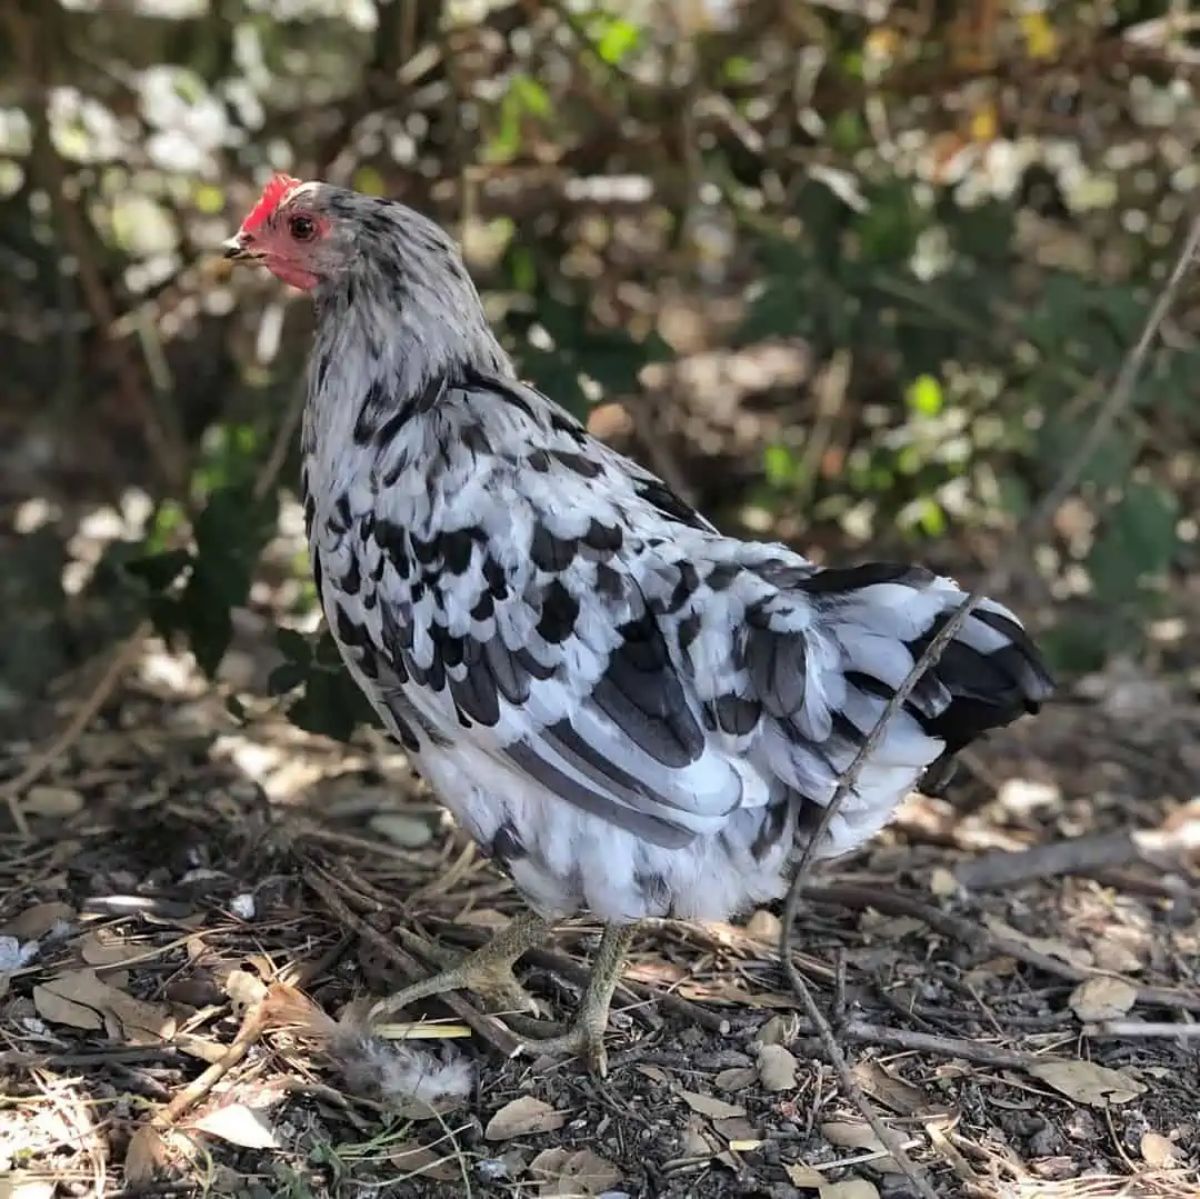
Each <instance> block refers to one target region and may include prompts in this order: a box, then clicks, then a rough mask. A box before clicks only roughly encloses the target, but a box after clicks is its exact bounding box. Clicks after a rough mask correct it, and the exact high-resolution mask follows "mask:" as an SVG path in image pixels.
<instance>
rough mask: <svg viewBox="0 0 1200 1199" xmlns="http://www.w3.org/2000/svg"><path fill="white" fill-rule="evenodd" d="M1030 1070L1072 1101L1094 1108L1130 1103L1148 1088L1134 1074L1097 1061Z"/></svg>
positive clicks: (1053, 1064)
mask: <svg viewBox="0 0 1200 1199" xmlns="http://www.w3.org/2000/svg"><path fill="white" fill-rule="evenodd" d="M1028 1070H1029V1073H1030V1074H1032V1075H1033V1077H1034V1078H1040V1079H1041V1080H1042V1082H1045V1083H1049V1084H1050V1086H1052V1087H1053V1088H1054V1089H1055V1090H1056V1091H1061V1092H1062V1093H1063V1094H1064V1095H1066V1096H1068V1098H1071V1099H1077V1100H1078V1101H1079V1102H1080V1103H1090V1104H1091V1105H1092V1106H1093V1107H1106V1106H1107V1105H1108V1104H1110V1103H1128V1102H1129V1101H1130V1100H1131V1099H1136V1098H1137V1097H1138V1096H1139V1095H1140V1094H1142V1092H1143V1091H1145V1089H1146V1088H1145V1087H1144V1086H1143V1085H1142V1084H1141V1083H1140V1082H1138V1080H1137V1079H1136V1078H1134V1077H1133V1075H1132V1074H1127V1073H1126V1072H1125V1071H1124V1070H1110V1069H1109V1068H1108V1067H1107V1066H1097V1065H1096V1063H1095V1062H1084V1061H1058V1062H1039V1063H1038V1064H1037V1065H1035V1066H1030V1067H1028Z"/></svg>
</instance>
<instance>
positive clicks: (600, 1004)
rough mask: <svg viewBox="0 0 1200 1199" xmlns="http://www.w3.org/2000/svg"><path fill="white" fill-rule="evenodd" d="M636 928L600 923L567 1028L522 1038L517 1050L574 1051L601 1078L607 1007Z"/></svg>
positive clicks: (604, 1069) (605, 1067)
mask: <svg viewBox="0 0 1200 1199" xmlns="http://www.w3.org/2000/svg"><path fill="white" fill-rule="evenodd" d="M636 927H637V926H636V925H634V924H606V925H605V926H604V933H603V935H602V936H601V938H600V947H599V948H598V949H597V950H596V956H595V958H594V959H593V961H592V973H591V976H590V977H589V978H588V984H587V988H586V989H585V990H584V993H583V999H582V1001H581V1003H580V1006H579V1012H578V1014H577V1015H576V1017H575V1022H574V1024H572V1025H571V1028H570V1030H569V1031H568V1032H566V1033H564V1034H563V1035H562V1036H560V1037H549V1038H547V1039H545V1040H533V1039H529V1040H525V1041H523V1042H522V1043H521V1044H520V1046H518V1048H517V1053H575V1054H578V1055H579V1056H580V1057H581V1058H583V1060H584V1062H585V1063H586V1064H587V1067H588V1069H589V1070H591V1071H592V1073H593V1074H597V1075H599V1077H601V1078H603V1077H604V1076H605V1075H606V1074H607V1073H608V1055H607V1053H606V1052H605V1049H604V1032H605V1029H607V1027H608V1009H609V1005H610V1004H611V1003H612V997H613V991H615V990H616V987H617V981H618V980H619V979H620V977H621V965H622V963H623V962H624V961H625V955H626V954H627V953H628V952H629V946H630V944H631V943H632V941H633V934H634V930H635V928H636Z"/></svg>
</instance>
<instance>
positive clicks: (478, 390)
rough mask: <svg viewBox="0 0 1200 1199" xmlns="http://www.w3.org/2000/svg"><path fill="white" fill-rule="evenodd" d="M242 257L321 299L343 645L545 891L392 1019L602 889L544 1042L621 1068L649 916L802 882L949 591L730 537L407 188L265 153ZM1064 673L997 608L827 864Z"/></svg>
mask: <svg viewBox="0 0 1200 1199" xmlns="http://www.w3.org/2000/svg"><path fill="white" fill-rule="evenodd" d="M226 253H227V256H228V257H230V258H233V259H236V260H245V261H253V262H259V263H261V264H262V265H263V266H265V267H267V269H268V270H270V271H272V272H273V273H274V274H275V275H276V276H278V277H279V278H280V279H282V280H283V281H284V282H286V283H289V284H292V285H294V286H296V287H300V288H303V289H305V290H307V291H309V292H310V293H311V295H312V297H313V300H314V302H315V305H316V318H317V319H316V342H315V347H314V350H313V353H312V358H311V363H310V373H309V387H308V398H307V406H306V409H305V415H304V426H303V440H302V451H303V471H302V476H301V487H302V492H303V501H304V511H305V518H306V523H307V529H308V539H309V543H310V547H311V554H312V569H313V572H314V575H315V578H316V584H317V591H318V593H319V595H320V598H321V603H322V605H323V608H324V611H325V615H326V618H327V619H328V622H329V626H330V628H331V629H332V631H333V634H334V636H335V637H336V639H337V642H338V644H339V646H340V648H341V652H342V655H343V657H344V659H345V662H346V666H347V667H348V669H349V670H350V672H351V674H352V675H353V676H354V678H355V680H356V681H357V683H358V685H359V686H360V687H361V688H362V689H363V691H364V692H365V694H366V695H367V696H368V698H369V699H370V701H371V703H372V705H373V706H374V708H375V709H376V711H377V712H378V713H379V715H380V717H381V719H382V720H383V721H384V723H385V724H386V726H387V728H388V729H389V730H390V731H391V733H392V735H393V736H394V737H395V738H396V739H397V740H398V741H399V742H400V744H402V745H403V746H404V748H405V749H406V750H407V751H408V753H409V754H410V755H411V757H412V761H413V763H414V765H415V766H416V768H417V769H418V770H419V771H420V772H421V773H422V775H423V776H424V777H425V778H426V779H427V780H428V782H429V783H430V784H431V785H432V786H433V788H434V790H435V791H436V792H437V793H438V795H439V796H440V798H441V800H442V801H443V802H444V803H445V804H446V806H447V807H448V808H449V809H450V810H451V811H452V812H453V813H454V815H455V817H456V818H457V819H458V821H459V822H460V823H461V825H462V826H463V827H464V828H465V829H467V830H468V832H469V833H470V834H471V836H472V837H473V838H474V839H475V841H476V842H477V843H478V844H479V846H480V847H481V849H482V850H483V852H484V853H486V854H488V855H490V856H491V857H492V858H493V859H494V860H495V861H496V862H497V863H499V864H500V865H501V866H503V867H504V868H505V869H507V871H508V872H509V873H510V875H511V877H512V879H513V881H514V883H515V885H516V887H517V888H518V890H519V891H520V892H521V894H522V895H523V896H524V898H525V899H526V900H527V902H528V904H529V906H530V908H531V909H532V911H531V913H530V914H528V915H526V916H522V917H519V918H518V919H516V920H514V921H513V923H512V924H511V925H510V926H509V927H508V928H506V929H504V930H502V931H501V932H500V933H499V934H498V935H497V937H496V938H495V939H494V940H493V941H492V943H491V944H490V945H488V946H485V947H484V948H482V949H480V950H478V951H476V952H475V953H474V954H473V955H471V956H470V957H468V958H467V959H465V960H464V961H463V962H461V963H460V964H459V965H457V966H455V967H453V968H450V969H447V970H445V971H443V972H442V973H440V974H438V975H436V976H434V977H433V978H430V979H428V980H425V981H422V982H418V983H416V984H415V985H413V986H410V987H408V988H406V989H405V990H403V991H401V992H400V993H399V994H397V995H395V996H392V997H391V998H390V999H387V1000H384V1001H383V1002H382V1003H381V1004H379V1005H378V1006H377V1012H379V1013H382V1012H385V1011H391V1010H395V1009H396V1008H398V1007H402V1006H404V1005H407V1004H409V1003H412V1002H413V1001H414V1000H416V999H418V998H421V997H424V996H429V995H433V994H436V993H439V992H444V991H446V990H450V989H454V988H460V987H469V988H471V989H474V990H477V991H479V992H481V993H483V994H485V995H491V996H496V997H501V998H503V999H505V1000H506V1001H511V1000H512V999H514V998H516V999H519V998H521V997H522V995H523V992H522V991H521V989H520V987H519V985H518V984H517V982H516V980H515V977H514V975H513V973H512V967H513V965H514V963H515V962H516V961H517V959H518V958H519V957H520V956H521V954H522V953H524V952H525V950H527V949H528V948H530V947H532V946H533V945H534V944H536V943H537V941H539V940H540V939H542V938H543V937H544V936H545V935H546V934H547V932H548V930H549V928H550V926H551V924H552V922H553V921H555V920H558V919H561V918H563V917H566V916H568V915H570V914H572V913H576V912H579V911H583V910H587V911H590V912H591V913H592V914H593V915H594V916H596V917H598V918H599V919H600V920H601V921H602V922H603V924H604V933H603V936H602V938H601V942H600V946H599V949H598V951H597V954H596V957H595V960H594V962H593V968H592V973H591V976H590V981H589V984H588V987H587V989H586V991H585V993H584V996H583V999H582V1003H581V1008H580V1012H579V1015H578V1019H577V1021H576V1023H575V1025H574V1026H573V1028H572V1030H571V1031H570V1032H569V1033H568V1034H566V1035H565V1036H562V1037H558V1038H555V1039H552V1040H549V1041H546V1042H536V1043H532V1044H531V1046H530V1047H531V1048H535V1047H536V1048H537V1049H539V1050H549V1051H558V1052H577V1053H580V1054H582V1055H583V1056H584V1057H585V1059H586V1061H587V1062H588V1064H589V1065H590V1066H591V1067H592V1068H593V1069H594V1070H596V1071H598V1072H600V1073H603V1070H604V1063H605V1057H604V1040H603V1038H604V1032H605V1028H606V1025H607V1017H608V1007H609V1002H610V1000H611V997H612V993H613V989H614V987H615V985H616V980H617V977H618V974H619V971H620V966H621V962H622V959H623V958H624V956H625V953H626V950H627V948H628V946H629V943H630V939H631V936H632V933H633V929H634V928H635V926H636V924H637V922H638V920H640V919H642V918H643V917H651V916H672V917H678V918H685V919H689V918H695V919H705V920H723V919H726V918H728V917H729V916H730V915H732V914H734V913H736V912H738V911H740V910H742V909H745V908H747V907H748V906H750V905H752V904H759V903H763V902H765V901H769V900H772V899H775V898H777V897H779V896H780V895H781V894H782V893H783V892H784V891H785V890H786V886H787V882H788V878H789V867H790V866H791V865H792V864H793V863H794V862H795V860H796V857H797V846H798V845H801V846H802V845H803V843H804V839H805V837H806V835H807V833H808V832H810V831H811V830H812V829H813V828H815V826H816V825H817V823H818V821H819V819H820V817H821V813H822V809H823V807H824V806H825V805H827V804H828V803H829V802H830V799H831V798H832V796H833V794H834V791H835V788H836V787H837V784H838V780H839V776H840V775H841V774H842V773H843V772H844V771H845V769H846V768H847V766H848V765H849V763H850V761H851V759H852V758H853V757H854V755H855V753H856V751H857V750H858V749H859V748H860V746H861V745H862V744H863V741H864V739H865V738H866V736H867V734H868V733H869V732H870V730H871V729H872V727H873V725H874V724H875V723H876V721H877V719H878V718H879V716H880V714H881V712H882V711H883V708H884V706H885V704H886V703H887V701H888V698H889V697H890V696H891V695H892V694H893V693H894V691H895V689H896V688H897V687H898V686H899V685H900V683H901V681H902V680H903V679H904V678H905V676H906V675H907V674H908V672H909V671H910V669H911V668H912V666H913V664H914V662H915V660H916V659H917V658H918V657H919V656H920V654H921V652H922V650H923V648H924V647H925V646H926V645H927V644H928V642H929V640H930V638H931V637H932V636H933V635H934V634H935V633H936V631H937V630H938V629H939V627H940V626H941V624H942V623H943V622H945V621H946V620H947V619H948V618H949V616H950V615H951V614H952V613H953V611H954V609H955V608H956V607H957V606H958V605H959V604H960V603H961V602H962V600H963V598H964V597H963V594H962V592H961V591H960V590H959V589H958V588H957V587H956V585H955V584H954V583H953V582H951V581H950V580H948V579H945V578H940V577H938V576H936V575H935V574H933V573H931V572H930V571H928V570H925V569H923V568H921V567H919V566H908V565H895V564H891V563H871V564H868V565H863V566H856V567H849V568H834V569H823V568H819V567H815V566H813V565H812V564H811V563H809V562H808V561H806V560H805V559H804V558H803V557H801V556H800V555H799V554H797V553H795V552H793V551H792V550H790V549H788V548H786V547H784V546H782V545H768V544H760V543H755V542H746V541H741V540H738V539H737V538H734V537H727V536H724V535H722V534H721V533H720V532H718V530H717V529H716V528H714V527H713V525H712V524H710V523H709V522H708V521H707V520H706V519H705V518H704V517H703V516H701V515H700V514H699V513H697V512H695V511H694V510H693V509H692V508H691V507H689V506H688V505H687V504H686V503H684V502H683V501H682V500H680V499H679V497H678V496H676V495H674V494H673V493H672V492H671V491H670V489H669V488H667V487H666V486H665V485H664V484H663V483H662V482H661V480H659V479H657V478H656V477H655V476H654V475H653V474H651V473H650V472H649V471H647V470H644V469H643V468H642V467H640V466H638V465H637V464H636V463H634V462H632V461H630V460H629V459H628V458H625V457H623V456H622V455H621V454H619V453H617V452H616V451H614V450H612V449H610V448H609V447H607V446H605V445H604V444H602V443H600V442H598V441H596V440H595V439H594V438H592V437H591V436H589V435H588V433H587V431H586V430H585V429H584V427H583V426H582V425H581V424H580V423H579V422H578V421H577V420H576V419H575V418H574V417H573V416H571V415H570V414H569V413H568V412H566V411H565V410H564V409H563V408H561V407H559V406H558V405H557V404H556V403H555V402H554V401H553V400H552V399H550V398H548V397H547V396H544V395H542V394H541V393H539V392H538V391H537V390H536V389H534V388H533V387H531V386H529V385H527V384H525V383H522V382H521V381H520V380H519V379H518V378H517V376H516V374H515V372H514V370H513V367H512V364H511V363H510V361H509V359H508V356H507V355H506V354H505V352H504V350H503V349H502V348H501V346H500V344H499V343H498V341H497V340H496V338H495V336H494V335H493V333H492V331H491V330H490V328H489V327H488V322H487V320H486V318H485V315H484V311H483V308H482V305H481V303H480V300H479V296H478V294H477V292H476V290H475V287H474V286H473V284H472V282H471V279H470V278H469V276H468V274H467V272H466V270H465V269H464V267H463V264H462V260H461V258H460V255H459V252H458V250H457V248H456V246H455V244H454V242H453V241H452V240H451V239H450V237H448V236H447V234H446V233H444V232H443V231H442V230H441V229H440V228H439V227H438V226H437V225H435V224H434V223H433V222H431V221H429V220H428V219H426V218H425V217H423V216H421V215H419V214H418V213H416V212H414V211H412V210H411V209H409V208H407V207H405V206H403V205H401V204H399V203H395V202H392V201H390V200H386V199H379V198H375V197H368V196H363V195H359V194H356V193H355V192H352V191H347V190H343V189H341V188H337V187H333V186H330V185H328V184H325V183H319V182H308V183H301V182H300V181H298V180H295V179H290V178H287V177H282V176H281V177H276V178H275V179H273V180H272V181H271V183H270V184H268V186H267V187H266V189H265V191H264V192H263V194H262V197H261V199H260V200H259V202H258V203H257V205H256V206H255V207H254V209H253V211H252V212H251V213H250V214H249V216H247V218H246V220H245V221H244V222H243V224H242V226H241V229H240V230H239V232H238V233H237V235H236V236H235V237H234V238H232V239H231V240H230V242H228V243H227V250H226ZM1050 687H1051V683H1050V679H1049V676H1048V675H1047V672H1046V669H1045V667H1044V666H1043V664H1042V660H1041V658H1040V657H1039V654H1038V652H1037V650H1036V649H1035V647H1034V646H1033V644H1032V643H1031V641H1030V639H1029V638H1028V637H1027V635H1026V633H1025V632H1024V630H1023V628H1022V626H1021V625H1020V623H1019V622H1018V621H1017V619H1016V617H1014V616H1013V615H1012V613H1011V612H1009V611H1008V610H1007V609H1006V608H1004V607H1002V606H1001V605H1000V604H998V603H995V602H992V601H990V600H985V601H983V603H981V604H980V606H979V607H978V608H977V609H976V610H975V612H974V613H973V615H971V616H970V617H969V618H968V619H967V620H966V621H965V623H964V624H963V626H962V628H961V629H960V630H959V631H958V633H957V634H956V636H955V637H954V639H953V640H952V641H951V642H950V644H949V646H948V647H947V649H946V651H945V652H944V654H943V655H942V657H941V660H940V661H939V662H938V664H937V665H936V667H935V668H934V669H932V670H931V671H929V672H928V673H927V674H926V675H925V677H924V678H923V679H922V680H921V682H920V683H919V685H918V686H917V688H916V690H915V691H914V693H913V694H912V696H911V698H910V699H909V700H908V701H907V703H906V704H905V705H904V707H903V708H902V709H901V710H900V711H899V712H898V713H897V715H896V717H895V719H893V720H892V721H891V722H890V724H889V726H888V728H887V730H886V733H885V735H884V736H883V738H882V739H881V741H880V742H879V744H878V747H877V748H876V749H875V750H874V751H873V753H872V754H871V756H870V758H869V759H868V761H867V763H866V764H865V768H864V769H863V770H862V772H861V774H860V776H859V778H858V781H857V783H856V785H855V787H854V789H853V791H852V792H851V794H850V795H849V796H848V797H847V799H846V802H845V803H844V805H843V806H842V808H841V810H840V812H839V813H838V814H837V815H836V817H835V819H834V820H833V821H832V822H831V824H830V826H829V828H828V829H827V831H826V833H825V835H824V839H823V842H822V844H821V845H820V846H818V847H816V848H817V856H818V857H822V858H828V857H832V856H835V855H839V854H843V853H845V852H846V851H848V850H852V849H854V848H855V847H856V846H858V845H861V844H862V843H863V842H864V841H865V840H866V839H867V838H868V837H870V836H872V835H873V834H874V833H875V832H876V831H877V830H878V829H879V828H881V827H882V826H883V824H884V823H885V822H886V821H887V820H888V818H889V815H890V814H891V813H892V811H893V810H894V809H895V807H896V805H897V804H898V803H899V802H900V800H901V799H902V798H903V797H904V796H905V794H906V793H907V792H908V791H909V790H910V789H911V788H912V787H913V786H914V785H916V784H918V783H919V781H920V780H921V778H922V775H923V774H924V773H925V772H926V770H927V769H928V768H929V767H930V766H931V765H932V764H934V763H940V762H941V761H944V760H945V758H946V756H947V755H949V754H953V752H954V751H956V750H958V749H960V748H961V747H962V746H964V745H966V744H967V743H968V742H970V741H971V740H973V739H974V738H976V737H977V736H979V735H980V734H981V733H983V732H985V731H986V730H988V729H990V728H993V727H997V726H1000V725H1005V724H1007V723H1009V722H1010V721H1012V720H1014V719H1015V718H1016V717H1017V716H1019V715H1020V714H1021V713H1023V712H1033V711H1036V709H1037V707H1038V704H1039V703H1040V702H1041V701H1042V700H1043V699H1044V698H1045V697H1046V696H1047V695H1048V694H1049V692H1050Z"/></svg>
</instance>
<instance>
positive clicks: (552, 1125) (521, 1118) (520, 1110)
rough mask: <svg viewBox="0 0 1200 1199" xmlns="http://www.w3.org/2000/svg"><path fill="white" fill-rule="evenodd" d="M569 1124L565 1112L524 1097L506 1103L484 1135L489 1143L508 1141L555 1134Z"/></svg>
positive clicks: (541, 1101)
mask: <svg viewBox="0 0 1200 1199" xmlns="http://www.w3.org/2000/svg"><path fill="white" fill-rule="evenodd" d="M566 1122H567V1117H566V1115H565V1113H563V1112H557V1111H555V1110H554V1108H552V1107H551V1106H550V1105H549V1104H548V1103H546V1102H545V1101H544V1100H541V1099H535V1098H534V1096H532V1095H522V1096H520V1097H519V1098H518V1099H514V1100H513V1101H512V1102H511V1103H506V1104H505V1105H504V1106H503V1107H502V1108H501V1109H500V1110H499V1111H498V1112H497V1113H496V1114H495V1115H494V1116H493V1117H492V1118H491V1119H490V1120H489V1121H488V1126H487V1128H486V1129H484V1133H483V1135H484V1136H485V1137H487V1139H488V1140H489V1141H507V1140H510V1139H511V1138H512V1137H524V1136H531V1135H533V1134H535V1133H539V1132H553V1131H554V1130H555V1129H556V1128H561V1127H562V1126H563V1125H564V1124H565V1123H566Z"/></svg>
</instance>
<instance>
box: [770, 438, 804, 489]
mask: <svg viewBox="0 0 1200 1199" xmlns="http://www.w3.org/2000/svg"><path fill="white" fill-rule="evenodd" d="M798 468H799V463H798V462H797V461H796V457H795V455H794V454H793V453H792V451H791V450H790V449H789V448H788V447H787V446H786V445H778V444H776V445H769V446H767V448H766V449H765V450H764V451H763V473H764V474H765V475H766V477H767V482H768V483H769V484H770V485H771V486H772V487H790V486H791V485H792V484H793V483H794V482H795V481H796V474H797V470H798Z"/></svg>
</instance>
